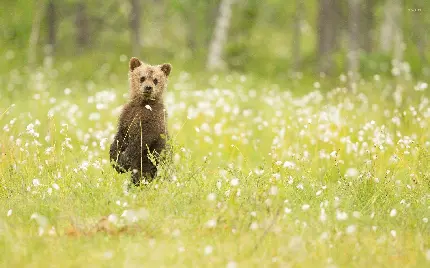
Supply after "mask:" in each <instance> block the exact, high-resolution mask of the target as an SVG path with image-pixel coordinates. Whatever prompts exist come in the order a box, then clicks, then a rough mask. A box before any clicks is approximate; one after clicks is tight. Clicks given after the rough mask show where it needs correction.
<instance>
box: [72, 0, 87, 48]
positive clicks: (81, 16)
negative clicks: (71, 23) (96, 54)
mask: <svg viewBox="0 0 430 268" xmlns="http://www.w3.org/2000/svg"><path fill="white" fill-rule="evenodd" d="M88 21H89V20H88V15H87V6H86V4H85V3H84V2H79V3H78V5H77V10H76V21H75V23H76V31H77V35H76V43H77V45H78V49H79V50H80V51H82V50H83V49H84V48H85V47H86V46H87V45H88V43H89V28H88V26H89V25H88Z"/></svg>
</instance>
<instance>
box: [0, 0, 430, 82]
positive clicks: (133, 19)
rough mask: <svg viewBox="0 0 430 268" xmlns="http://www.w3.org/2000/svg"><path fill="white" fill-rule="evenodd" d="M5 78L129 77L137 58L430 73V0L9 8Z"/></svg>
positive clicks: (3, 43) (287, 71) (237, 0)
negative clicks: (49, 73)
mask: <svg viewBox="0 0 430 268" xmlns="http://www.w3.org/2000/svg"><path fill="white" fill-rule="evenodd" d="M1 5H2V7H1V9H0V53H1V54H0V55H2V63H3V64H1V66H0V72H1V73H5V72H10V71H11V70H14V69H18V70H21V69H23V68H27V67H31V68H52V69H56V70H58V76H59V77H61V76H64V77H63V78H65V79H71V77H73V78H74V79H92V78H93V76H94V74H95V73H99V74H100V76H101V77H103V74H107V73H109V74H114V75H115V74H116V75H121V77H123V74H124V69H125V68H127V67H124V66H127V61H128V59H129V57H130V56H138V57H139V58H141V59H142V60H144V61H147V62H149V63H152V64H156V63H161V62H171V63H172V64H173V65H174V68H175V70H180V71H182V70H183V71H188V72H198V71H207V70H229V71H237V72H240V73H253V74H256V75H259V76H263V77H273V78H281V79H289V78H291V77H299V78H300V77H303V76H310V77H312V76H315V75H317V76H321V75H323V76H327V77H339V75H341V74H345V75H346V74H349V77H352V78H354V77H356V76H357V75H360V76H361V77H368V76H373V75H375V74H379V75H385V76H399V75H401V74H403V73H404V74H406V76H410V75H412V76H416V77H421V78H425V77H426V76H429V75H430V69H429V68H428V57H429V55H428V54H429V46H428V41H429V37H428V31H427V29H428V27H429V26H430V16H429V14H430V1H425V0H403V1H402V0H345V1H342V0H310V1H305V0H291V1H285V0H265V1H260V0H103V1H102V0H93V1H82V0H62V1H60V0H2V3H1Z"/></svg>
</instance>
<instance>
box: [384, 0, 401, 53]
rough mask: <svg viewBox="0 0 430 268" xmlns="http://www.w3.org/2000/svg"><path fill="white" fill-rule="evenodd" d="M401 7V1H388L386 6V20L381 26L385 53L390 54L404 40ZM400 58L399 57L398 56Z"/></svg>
mask: <svg viewBox="0 0 430 268" xmlns="http://www.w3.org/2000/svg"><path fill="white" fill-rule="evenodd" d="M400 19H401V5H400V1H399V0H387V1H386V2H385V4H384V20H383V22H382V25H381V36H380V44H379V45H380V48H381V50H382V51H383V52H385V53H387V54H388V53H390V52H392V51H393V49H396V48H395V44H396V43H398V42H399V40H401V39H403V38H402V37H400V36H399V35H401V34H402V33H401V29H400V25H401V24H400ZM398 56H399V55H398Z"/></svg>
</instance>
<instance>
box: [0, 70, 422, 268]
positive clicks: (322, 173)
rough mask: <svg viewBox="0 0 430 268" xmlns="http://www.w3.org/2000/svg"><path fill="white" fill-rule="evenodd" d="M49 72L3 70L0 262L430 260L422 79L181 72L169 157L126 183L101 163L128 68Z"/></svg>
mask: <svg viewBox="0 0 430 268" xmlns="http://www.w3.org/2000/svg"><path fill="white" fill-rule="evenodd" d="M41 74H42V75H43V78H42V79H41V77H42V76H41V75H39V76H37V75H36V74H34V73H33V75H32V76H28V75H26V74H25V72H24V74H23V75H24V77H25V78H26V79H22V80H20V81H17V80H16V79H11V77H13V74H7V75H4V76H3V77H2V80H1V81H2V83H1V85H2V87H3V89H2V93H0V95H1V98H0V126H1V128H2V132H1V134H0V152H1V156H0V157H1V158H0V264H1V265H2V266H3V267H27V266H28V267H83V266H85V267H99V266H106V267H140V266H148V267H160V266H175V267H190V266H196V267H201V266H210V267H226V266H227V267H234V265H236V266H237V267H253V266H256V267H261V266H274V267H277V266H280V267H311V266H316V267H328V266H329V267H363V266H371V267H426V266H428V265H429V262H430V236H429V233H430V228H429V227H430V223H428V219H429V218H430V173H429V170H428V167H429V165H430V131H429V129H430V126H429V124H430V123H429V121H430V120H429V118H430V112H429V111H430V110H429V109H430V104H429V102H428V98H429V95H428V89H426V90H424V91H416V90H414V83H412V82H410V81H409V82H407V81H400V82H399V83H400V84H399V86H400V87H401V88H402V89H403V91H402V92H400V93H395V92H396V90H395V87H394V84H393V82H392V81H363V82H362V83H360V85H359V87H358V90H357V92H355V93H353V92H351V91H348V90H346V89H344V88H343V87H345V85H344V84H342V83H341V82H338V83H337V84H338V86H339V87H337V88H334V87H329V84H330V83H326V82H324V81H320V82H321V88H319V89H317V88H314V87H313V86H312V84H313V81H311V82H310V81H308V82H301V81H300V80H294V81H289V82H285V83H283V84H277V85H276V84H273V83H270V81H267V80H263V79H258V78H257V77H250V76H241V75H236V74H234V75H222V74H220V75H206V76H197V75H190V74H185V73H180V72H179V71H177V70H174V73H173V76H172V78H171V81H170V84H169V92H168V94H167V95H166V104H167V107H168V110H169V114H170V118H169V128H170V133H171V135H172V137H173V153H174V157H173V158H174V164H173V166H165V167H160V169H161V172H160V177H158V178H157V179H156V180H155V181H154V182H152V183H151V184H150V185H147V186H144V187H141V188H134V187H132V188H130V189H128V187H127V183H128V181H129V175H128V174H122V175H119V174H117V173H115V171H114V170H113V168H112V167H111V166H110V164H109V163H108V150H109V144H110V142H111V140H112V135H113V134H114V132H115V128H116V122H117V116H118V112H119V110H118V107H120V105H122V104H123V103H124V102H125V101H126V99H127V95H126V93H127V87H126V85H127V82H126V75H125V74H124V77H122V78H119V77H117V78H116V79H113V80H110V81H109V79H106V80H108V81H103V80H104V79H103V78H102V75H100V74H97V76H96V77H95V78H94V77H93V78H94V81H95V82H93V83H92V84H89V83H83V82H79V81H73V80H71V81H69V82H64V81H61V82H60V80H58V79H57V78H55V77H51V76H50V75H47V73H46V72H44V71H43V70H42V71H41ZM99 76H100V77H99ZM37 77H39V79H37ZM123 80H124V81H123ZM66 88H70V93H69V94H65V92H66V93H67V90H66V91H65V89H66ZM7 89H12V90H9V91H8V90H7ZM290 90H292V91H290ZM396 94H397V95H398V96H401V99H402V100H401V101H397V102H396V101H395V98H394V97H393V96H394V95H396ZM30 124H33V126H31V125H30ZM125 210H127V211H128V212H126V214H127V213H128V215H132V214H133V213H134V214H136V218H135V220H136V221H135V222H133V221H130V220H128V218H127V217H125V216H122V215H124V211H125ZM139 211H140V212H141V213H140V212H139ZM143 212H144V213H143ZM109 215H110V217H109ZM105 217H109V218H108V219H106V218H105ZM115 219H117V220H115Z"/></svg>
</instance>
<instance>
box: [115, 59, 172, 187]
mask: <svg viewBox="0 0 430 268" xmlns="http://www.w3.org/2000/svg"><path fill="white" fill-rule="evenodd" d="M129 65H130V66H129V67H130V70H129V73H128V75H129V82H130V100H129V102H128V103H127V104H126V105H125V106H124V108H123V110H122V112H121V115H120V117H119V122H118V132H117V133H116V135H115V138H114V141H113V143H112V144H111V146H110V152H109V153H110V160H111V162H112V163H113V166H114V168H115V169H116V171H118V172H120V173H123V172H127V171H132V175H131V178H132V182H133V183H134V184H135V185H139V184H140V183H141V181H143V180H144V181H151V180H152V179H153V178H154V177H155V175H156V172H157V167H156V166H155V165H154V164H153V163H152V162H151V160H150V158H149V157H148V153H151V154H152V155H155V156H156V155H160V154H161V152H162V151H163V150H164V149H165V147H166V138H167V135H168V133H167V116H166V110H165V108H164V104H163V93H164V91H165V89H166V87H167V78H168V76H169V74H170V71H171V69H172V66H171V65H170V64H168V63H165V64H162V65H156V66H152V65H148V64H145V63H143V62H141V61H140V60H139V59H137V58H131V59H130V64H129ZM148 149H149V151H148Z"/></svg>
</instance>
